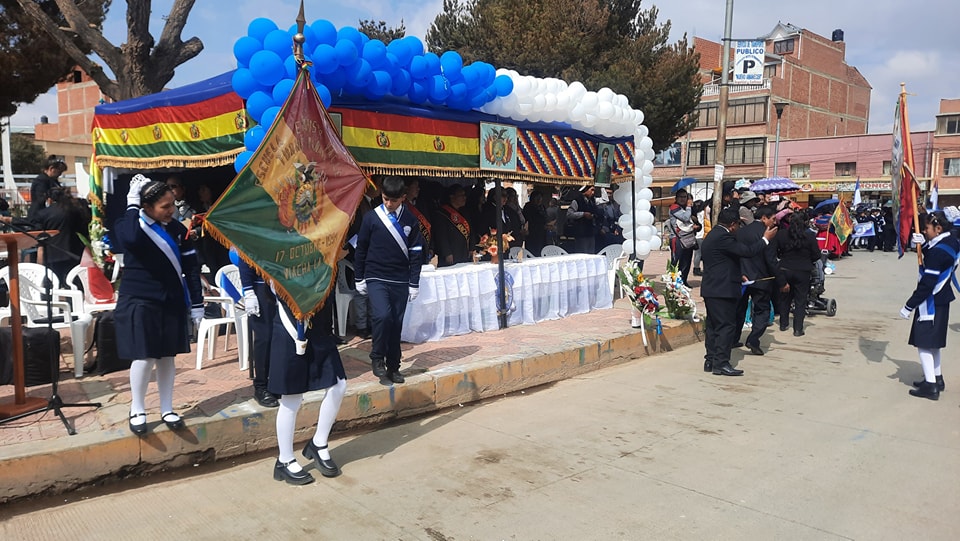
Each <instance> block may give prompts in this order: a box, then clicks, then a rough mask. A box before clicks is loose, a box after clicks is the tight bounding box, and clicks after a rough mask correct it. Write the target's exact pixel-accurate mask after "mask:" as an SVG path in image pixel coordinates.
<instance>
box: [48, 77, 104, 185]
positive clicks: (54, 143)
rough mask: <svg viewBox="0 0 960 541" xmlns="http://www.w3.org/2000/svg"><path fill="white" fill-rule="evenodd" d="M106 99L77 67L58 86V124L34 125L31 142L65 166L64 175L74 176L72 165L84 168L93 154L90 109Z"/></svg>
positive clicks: (91, 111)
mask: <svg viewBox="0 0 960 541" xmlns="http://www.w3.org/2000/svg"><path fill="white" fill-rule="evenodd" d="M105 99H106V97H105V96H103V94H101V93H100V88H99V87H98V86H97V83H95V82H94V81H93V79H91V78H90V76H89V75H87V74H86V73H85V72H83V70H81V69H80V68H79V67H78V68H76V69H75V70H74V71H73V73H71V74H70V75H68V76H67V78H66V79H64V80H63V81H61V82H59V83H57V122H56V123H54V124H50V123H47V122H43V121H42V120H43V119H41V123H40V124H37V125H36V126H34V139H35V140H36V143H37V144H38V145H40V146H42V147H43V148H44V151H45V152H46V153H47V154H48V155H49V154H53V155H55V156H58V157H60V158H61V159H63V161H64V162H65V163H66V164H67V173H66V174H67V175H73V174H75V173H76V171H75V168H74V164H76V163H81V164H84V166H86V164H87V163H88V162H89V161H90V154H91V153H92V151H93V148H92V146H91V145H92V140H91V138H90V130H91V127H92V126H93V112H94V111H93V110H94V107H96V106H97V105H99V104H101V103H104V100H105Z"/></svg>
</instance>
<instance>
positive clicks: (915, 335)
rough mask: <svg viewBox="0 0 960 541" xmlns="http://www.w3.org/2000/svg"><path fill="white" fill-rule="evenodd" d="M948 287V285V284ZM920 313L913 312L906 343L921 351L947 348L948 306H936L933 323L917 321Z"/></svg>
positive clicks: (917, 311)
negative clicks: (921, 349)
mask: <svg viewBox="0 0 960 541" xmlns="http://www.w3.org/2000/svg"><path fill="white" fill-rule="evenodd" d="M948 285H949V284H948ZM919 314H920V311H919V310H914V311H913V325H912V326H911V327H910V338H909V339H907V343H908V344H910V345H911V346H913V347H917V348H923V349H940V348H945V347H947V327H948V326H949V325H950V305H949V304H942V305H941V304H938V305H936V312H934V314H933V321H918V320H917V318H918V317H919Z"/></svg>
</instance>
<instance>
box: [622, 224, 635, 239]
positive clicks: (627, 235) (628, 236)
mask: <svg viewBox="0 0 960 541" xmlns="http://www.w3.org/2000/svg"><path fill="white" fill-rule="evenodd" d="M633 233H634V231H633V229H631V228H629V227H628V228H626V229H624V230H623V238H625V239H632V238H633Z"/></svg>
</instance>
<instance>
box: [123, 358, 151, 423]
mask: <svg viewBox="0 0 960 541" xmlns="http://www.w3.org/2000/svg"><path fill="white" fill-rule="evenodd" d="M156 361H157V360H156V359H138V360H136V361H133V362H132V363H130V395H131V400H130V414H131V415H133V414H136V413H146V412H147V408H146V406H144V402H145V401H146V397H147V386H148V385H150V375H151V374H152V373H153V365H154V364H155V363H156Z"/></svg>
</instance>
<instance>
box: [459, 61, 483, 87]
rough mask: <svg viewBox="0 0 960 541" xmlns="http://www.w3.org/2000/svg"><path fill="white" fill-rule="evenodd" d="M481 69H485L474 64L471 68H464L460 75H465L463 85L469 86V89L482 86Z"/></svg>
mask: <svg viewBox="0 0 960 541" xmlns="http://www.w3.org/2000/svg"><path fill="white" fill-rule="evenodd" d="M481 69H483V68H480V67H479V66H477V65H476V63H474V64H470V65H469V66H464V67H463V69H462V70H460V74H461V75H463V83H464V84H465V85H467V88H470V89H474V88H477V87H479V86H480V77H481V74H480V70H481Z"/></svg>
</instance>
